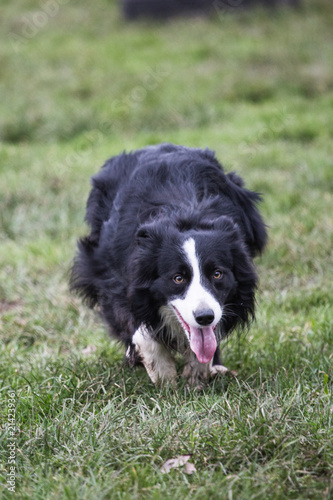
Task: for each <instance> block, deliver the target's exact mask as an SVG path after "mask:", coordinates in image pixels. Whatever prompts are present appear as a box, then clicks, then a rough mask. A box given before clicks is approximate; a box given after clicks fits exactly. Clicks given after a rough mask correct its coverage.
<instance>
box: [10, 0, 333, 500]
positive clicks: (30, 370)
mask: <svg viewBox="0 0 333 500" xmlns="http://www.w3.org/2000/svg"><path fill="white" fill-rule="evenodd" d="M46 5H47V4H46V3H39V2H36V1H33V0H26V1H24V2H23V1H18V2H14V3H9V2H5V1H0V16H1V18H2V19H5V21H6V22H5V23H3V25H2V26H1V28H0V29H1V37H2V43H1V45H0V67H1V75H0V78H1V80H0V89H1V95H2V99H1V101H0V116H1V123H0V137H1V140H2V142H1V145H0V176H1V183H0V226H1V230H0V262H1V268H0V313H1V319H0V339H1V342H0V356H1V363H0V380H1V381H2V383H1V386H0V393H1V407H0V422H1V424H0V425H1V437H0V441H1V446H0V495H1V497H2V498H4V499H9V498H12V497H13V496H15V497H16V498H20V499H28V498H33V499H43V500H44V499H45V498H47V499H80V500H81V499H91V498H93V499H129V498H131V499H135V498H147V499H162V498H163V499H164V498H184V499H189V498H191V499H201V498H212V499H220V498H227V499H228V500H232V499H234V500H235V499H244V500H245V499H246V500H249V499H254V498H256V499H267V498H269V499H285V498H288V499H329V498H333V467H332V463H333V426H332V418H333V417H332V416H333V402H332V373H331V365H332V353H333V328H332V325H333V314H332V303H333V290H332V276H333V259H332V249H333V241H332V239H333V238H332V236H333V165H332V158H333V154H332V153H333V147H332V135H333V115H332V113H331V109H332V104H333V93H332V90H333V69H332V68H333V55H332V48H331V47H332V21H333V8H332V6H331V5H330V2H329V0H318V1H317V2H316V3H315V5H314V2H310V0H304V5H303V8H302V9H300V10H298V11H289V10H281V11H279V12H274V13H270V12H266V11H263V10H260V9H258V10H255V11H252V12H251V11H249V12H243V13H240V14H238V15H235V14H234V15H232V14H231V13H227V12H223V13H221V14H220V15H217V14H215V15H214V16H212V18H210V19H196V18H195V19H190V20H187V21H186V20H181V19H180V20H174V21H172V22H170V23H165V24H164V23H161V24H152V23H147V22H146V23H145V22H141V23H138V24H126V23H125V22H124V21H123V20H121V19H120V17H119V12H118V8H117V5H116V4H115V3H114V2H111V1H109V2H108V1H107V0H101V2H100V3H99V4H98V6H97V4H96V5H95V4H93V3H91V2H88V1H87V0H82V1H81V2H74V1H73V2H58V3H57V2H55V3H54V4H52V5H53V6H54V9H55V10H53V11H50V10H49V11H48V12H49V14H45V12H46V11H45V9H46V8H47V7H46ZM57 7H58V8H57ZM38 16H39V17H38ZM45 16H46V17H45ZM38 20H39V21H38ZM160 141H172V142H175V143H178V144H185V145H188V146H196V147H198V146H202V147H206V146H208V147H211V148H212V149H215V150H216V152H217V155H218V157H219V158H220V159H221V161H222V162H223V164H224V165H225V168H226V170H228V171H229V170H237V171H238V172H239V173H240V174H241V175H242V176H243V177H244V178H245V179H246V182H247V185H248V186H249V187H250V188H251V189H255V190H259V191H261V192H262V193H263V195H264V203H263V205H262V212H263V215H264V217H265V220H266V221H267V224H268V225H269V235H270V242H269V246H268V249H267V251H266V252H265V254H264V255H263V257H262V258H260V259H259V260H258V261H257V265H258V269H259V274H260V278H261V285H260V293H259V294H258V314H257V321H256V323H255V325H253V327H252V329H251V330H250V331H249V333H248V334H246V335H241V336H238V335H235V336H234V337H233V338H231V339H230V340H229V341H228V342H227V343H226V344H225V345H224V347H223V361H224V363H225V364H226V365H227V366H229V367H230V368H232V369H235V370H237V371H238V374H239V376H238V379H236V380H228V379H223V378H222V379H219V380H215V381H214V382H213V383H212V384H211V385H209V386H207V387H206V388H205V390H204V391H203V392H201V393H197V392H195V391H188V390H187V389H186V388H185V387H184V385H183V384H182V382H181V381H180V382H179V387H178V388H177V389H176V390H171V389H168V388H156V387H154V386H153V385H152V384H151V383H150V382H149V380H148V378H147V376H146V374H145V373H144V371H143V370H140V369H137V370H135V371H131V370H129V369H127V368H125V367H123V365H122V350H121V348H120V347H119V346H118V345H116V344H114V343H112V342H110V340H109V339H108V337H107V334H106V332H105V330H104V328H103V326H102V325H101V324H100V323H99V321H98V320H97V318H96V317H95V316H94V315H93V314H92V313H91V312H90V311H87V310H85V309H84V308H83V307H82V306H81V304H80V302H79V301H78V300H76V298H73V297H71V296H70V294H69V292H68V284H67V280H68V268H69V266H70V263H71V260H72V258H73V254H74V252H75V241H76V239H77V237H79V236H80V235H83V234H84V233H85V231H86V228H85V226H84V223H83V218H84V209H85V200H86V197H87V194H88V191H89V177H90V176H91V175H92V174H93V173H95V172H96V171H97V170H98V169H99V167H100V165H102V163H103V162H104V160H105V159H106V158H108V157H109V156H111V155H113V154H117V153H119V152H120V151H121V150H123V149H127V150H130V149H133V148H136V147H141V146H143V145H146V144H151V143H157V142H160ZM87 346H94V347H95V350H94V349H92V350H91V352H90V354H89V353H88V354H87V353H86V352H87V351H86V349H85V348H86V347H87ZM13 392H14V393H15V398H14V399H15V402H16V417H15V418H16V433H15V436H14V439H15V450H16V469H15V474H16V479H15V480H16V485H15V493H11V492H10V491H9V490H8V488H7V486H8V485H6V481H7V473H8V471H9V463H8V461H9V457H10V454H9V450H10V449H9V448H8V444H9V443H10V442H11V441H10V437H11V435H10V429H9V426H8V417H9V403H10V397H9V396H10V394H12V393H13ZM183 454H190V455H191V460H190V461H191V462H192V463H193V464H194V465H195V468H196V472H195V473H194V474H192V475H186V474H185V472H184V468H179V469H173V470H171V471H170V472H169V473H168V474H162V472H161V466H162V465H163V463H164V462H165V461H166V460H167V459H169V458H174V457H177V456H179V455H183Z"/></svg>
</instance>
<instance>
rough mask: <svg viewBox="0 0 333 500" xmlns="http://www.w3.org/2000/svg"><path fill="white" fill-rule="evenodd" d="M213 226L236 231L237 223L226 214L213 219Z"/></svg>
mask: <svg viewBox="0 0 333 500" xmlns="http://www.w3.org/2000/svg"><path fill="white" fill-rule="evenodd" d="M213 227H214V229H221V230H222V231H238V225H237V224H236V223H235V222H234V221H233V220H232V219H231V217H228V216H227V215H221V217H218V218H217V219H215V220H214V222H213Z"/></svg>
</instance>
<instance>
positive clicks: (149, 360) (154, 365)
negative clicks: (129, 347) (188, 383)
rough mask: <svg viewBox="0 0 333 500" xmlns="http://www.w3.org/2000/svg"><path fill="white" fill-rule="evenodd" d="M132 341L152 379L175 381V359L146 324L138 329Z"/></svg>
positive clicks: (155, 381)
mask: <svg viewBox="0 0 333 500" xmlns="http://www.w3.org/2000/svg"><path fill="white" fill-rule="evenodd" d="M132 343H133V344H134V345H135V351H136V353H137V355H138V357H139V358H140V360H141V361H142V363H143V365H144V367H145V368H146V370H147V373H148V375H149V377H150V379H151V380H152V381H153V382H154V384H156V383H158V382H171V383H174V382H175V381H176V377H177V371H176V365H175V361H174V359H173V357H172V355H171V354H170V352H169V351H168V350H167V349H166V348H165V347H164V346H163V345H162V344H160V343H159V342H156V340H154V339H153V338H152V337H151V336H150V335H149V332H148V331H147V329H146V327H145V326H144V325H141V326H140V328H138V329H137V330H136V332H135V333H134V335H133V338H132Z"/></svg>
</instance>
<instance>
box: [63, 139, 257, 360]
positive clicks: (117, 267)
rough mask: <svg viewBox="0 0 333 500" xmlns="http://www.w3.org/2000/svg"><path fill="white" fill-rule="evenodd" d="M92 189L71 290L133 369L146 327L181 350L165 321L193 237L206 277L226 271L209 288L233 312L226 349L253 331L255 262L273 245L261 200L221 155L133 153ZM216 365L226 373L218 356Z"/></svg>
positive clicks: (153, 149)
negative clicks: (231, 339)
mask: <svg viewBox="0 0 333 500" xmlns="http://www.w3.org/2000/svg"><path fill="white" fill-rule="evenodd" d="M92 184H93V188H92V190H91V193H90V196H89V199H88V202H87V213H86V221H87V222H88V224H89V226H90V234H89V236H86V237H84V238H82V239H81V240H80V241H79V243H78V254H77V257H76V259H75V262H74V266H73V269H72V275H71V288H72V290H74V291H75V292H77V293H78V294H79V295H80V296H81V297H82V298H83V299H84V301H85V303H86V304H87V305H88V306H90V307H94V306H98V308H99V310H100V313H101V315H102V317H103V318H104V320H105V322H106V323H107V325H108V327H109V329H110V333H111V334H112V336H114V337H115V338H117V339H119V340H121V341H122V342H124V344H125V346H126V347H127V349H128V348H129V350H128V353H129V356H128V357H129V358H130V359H132V361H133V360H135V355H134V350H133V344H132V337H133V334H134V332H135V331H136V330H137V329H138V328H140V325H143V324H144V325H145V326H146V327H147V329H148V330H149V332H150V335H151V337H152V338H153V339H154V340H157V341H158V342H162V343H164V344H167V347H168V348H170V349H173V348H175V349H177V346H176V345H177V342H176V343H175V339H169V340H168V336H167V335H166V334H165V324H164V322H165V319H162V318H161V314H160V311H161V307H162V306H168V302H169V300H170V297H174V296H175V294H177V293H179V292H178V290H179V285H178V289H177V290H176V288H177V286H176V285H175V283H174V282H172V280H171V279H170V276H173V274H175V273H177V272H178V271H179V269H180V268H179V266H180V264H179V259H180V257H179V252H180V250H179V249H180V248H181V245H182V244H183V242H184V241H185V240H186V239H187V238H189V237H193V238H194V239H195V241H196V245H197V248H198V250H197V251H198V252H199V253H200V256H202V264H201V265H202V267H203V268H204V266H206V267H207V266H209V265H210V266H211V267H212V269H213V268H214V266H215V267H218V268H223V274H224V278H223V280H221V282H218V283H217V282H216V283H215V282H214V283H212V282H211V281H209V279H208V278H207V277H203V278H202V279H203V282H204V284H205V286H206V288H207V289H209V290H211V293H212V295H213V296H214V297H215V298H216V300H217V301H218V302H219V304H220V305H221V307H223V310H224V311H225V314H223V316H222V319H221V321H220V323H219V325H218V328H216V336H217V340H218V341H219V340H220V339H221V338H223V337H225V336H227V335H228V334H229V333H230V332H231V331H232V330H233V329H234V328H235V327H236V326H238V325H240V326H245V325H247V324H248V323H249V321H250V320H251V319H252V318H253V317H254V310H255V289H256V285H257V275H256V272H255V269H254V266H253V263H252V259H253V257H255V256H256V255H258V254H259V253H261V252H262V250H263V248H264V246H265V243H266V230H265V225H264V223H263V221H262V218H261V216H260V214H259V212H258V210H257V208H256V204H257V203H258V202H259V201H260V195H259V194H257V193H254V192H251V191H249V190H247V189H245V187H244V184H243V181H242V179H241V178H240V177H238V176H237V175H236V174H235V173H229V174H225V173H224V171H223V169H222V167H221V165H220V164H219V162H218V161H217V159H216V157H215V154H214V152H213V151H210V150H208V149H206V150H202V149H193V148H186V147H183V146H175V145H172V144H161V145H158V146H150V147H146V148H144V149H141V150H137V151H134V152H132V153H128V154H127V153H123V154H120V155H119V156H116V157H114V158H111V159H110V160H108V161H107V162H106V164H105V165H104V166H103V168H102V169H101V171H100V172H99V173H98V174H97V175H95V176H94V177H93V178H92ZM208 261H209V262H210V264H209V263H208ZM184 265H185V264H184ZM205 269H206V268H205ZM184 272H185V271H184ZM209 272H211V271H209ZM207 273H208V271H207ZM184 293H185V292H184ZM175 346H176V347H175ZM213 364H220V359H219V351H218V348H217V350H216V353H215V356H214V361H213Z"/></svg>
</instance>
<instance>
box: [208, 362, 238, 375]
mask: <svg viewBox="0 0 333 500" xmlns="http://www.w3.org/2000/svg"><path fill="white" fill-rule="evenodd" d="M209 375H210V377H211V378H214V377H216V376H217V375H231V376H232V377H237V372H235V371H234V370H229V368H226V367H225V366H223V365H214V366H212V367H211V369H210V371H209Z"/></svg>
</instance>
